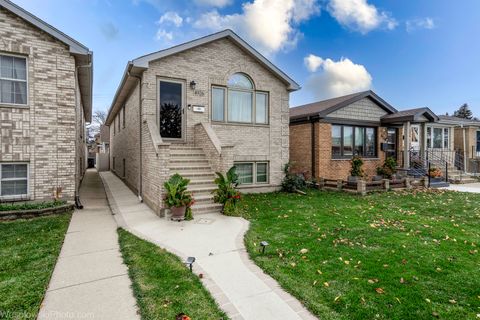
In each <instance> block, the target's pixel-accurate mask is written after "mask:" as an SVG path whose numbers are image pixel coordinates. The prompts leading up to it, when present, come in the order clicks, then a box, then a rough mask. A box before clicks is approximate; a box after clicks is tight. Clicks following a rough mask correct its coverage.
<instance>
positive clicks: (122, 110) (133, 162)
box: [106, 30, 299, 213]
mask: <svg viewBox="0 0 480 320" xmlns="http://www.w3.org/2000/svg"><path fill="white" fill-rule="evenodd" d="M298 89H299V86H298V84H296V83H295V82H294V81H293V80H292V79H290V78H289V77H288V76H287V75H286V74H284V73H283V72H282V71H281V70H279V69H278V68H277V67H275V66H274V65H273V64H272V63H271V62H269V61H268V60H267V59H266V58H265V57H263V56H262V55H260V54H259V53H258V52H257V51H255V49H253V48H252V47H251V46H250V45H249V44H247V43H246V42H245V41H244V40H242V39H241V38H240V37H238V36H237V35H236V34H235V33H233V32H232V31H230V30H225V31H222V32H219V33H216V34H212V35H209V36H206V37H203V38H200V39H197V40H194V41H191V42H188V43H184V44H181V45H179V46H175V47H172V48H170V49H166V50H162V51H159V52H155V53H152V54H149V55H146V56H142V57H139V58H137V59H134V60H133V61H130V62H129V63H128V64H127V67H126V70H125V74H124V76H123V78H122V81H121V84H120V86H119V88H118V90H117V93H116V95H115V97H114V100H113V103H112V106H111V108H110V111H109V113H108V117H107V121H106V124H107V125H109V126H110V155H111V165H110V168H111V170H112V171H113V172H115V173H116V174H117V176H119V177H121V178H123V179H124V181H125V183H126V184H127V185H128V186H129V187H130V188H131V189H132V190H134V191H135V192H137V193H138V195H139V197H141V198H142V199H143V200H144V201H145V202H146V203H147V204H148V205H149V206H151V207H152V208H153V209H154V210H156V211H157V212H159V213H160V210H161V209H162V208H163V206H164V204H163V196H164V190H163V183H164V182H165V180H166V179H168V178H169V177H170V176H171V175H172V174H173V173H175V172H179V173H181V174H182V175H183V176H185V177H187V178H189V179H191V180H192V183H191V185H190V187H189V188H190V189H191V190H192V191H193V192H194V195H195V200H196V203H195V206H194V207H193V211H194V212H211V211H212V210H213V211H214V210H218V208H219V207H218V205H215V204H213V203H212V195H211V191H212V190H213V189H214V188H215V185H214V184H213V180H214V177H215V176H214V172H215V171H221V172H225V171H226V170H228V169H229V168H230V167H231V166H233V165H235V166H236V167H237V173H238V174H239V176H240V182H241V184H240V188H241V190H243V191H249V192H255V191H269V190H275V189H278V188H279V186H280V184H281V181H282V178H283V167H284V165H285V164H286V163H287V162H288V155H289V149H288V147H289V137H288V135H289V130H288V122H289V94H290V92H291V91H294V90H298Z"/></svg>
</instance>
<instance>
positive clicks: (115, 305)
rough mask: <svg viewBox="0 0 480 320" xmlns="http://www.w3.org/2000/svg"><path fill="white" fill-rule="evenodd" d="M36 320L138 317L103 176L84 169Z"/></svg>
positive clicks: (116, 319) (117, 319) (118, 319)
mask: <svg viewBox="0 0 480 320" xmlns="http://www.w3.org/2000/svg"><path fill="white" fill-rule="evenodd" d="M80 197H81V199H82V203H83V205H84V209H83V210H75V212H74V213H73V216H72V221H71V222H70V225H69V227H68V231H67V234H66V236H65V241H64V243H63V246H62V250H61V252H60V256H59V258H58V261H57V264H56V266H55V269H54V271H53V274H52V279H51V280H50V284H49V287H48V290H47V293H46V295H45V299H44V301H43V303H42V306H41V308H40V313H39V316H38V319H115V320H121V319H125V320H127V319H133V320H135V319H140V318H139V316H138V314H137V307H136V301H135V298H134V297H133V293H132V290H131V287H130V285H131V282H130V278H129V277H128V274H127V267H126V266H125V265H124V264H123V260H122V257H121V254H120V250H119V244H118V237H117V223H116V222H115V219H114V218H113V216H112V213H111V211H110V208H109V206H108V202H107V199H106V196H105V191H104V188H103V185H102V181H101V179H100V177H99V175H98V173H97V171H96V170H88V171H87V173H86V176H85V178H84V180H83V183H82V187H81V190H80Z"/></svg>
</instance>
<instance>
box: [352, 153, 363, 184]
mask: <svg viewBox="0 0 480 320" xmlns="http://www.w3.org/2000/svg"><path fill="white" fill-rule="evenodd" d="M350 165H351V169H350V176H349V177H348V183H351V184H355V183H357V182H358V180H361V179H362V178H363V177H364V176H365V172H364V171H363V159H362V158H361V157H360V156H354V157H353V158H352V160H350Z"/></svg>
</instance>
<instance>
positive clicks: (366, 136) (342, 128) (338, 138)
mask: <svg viewBox="0 0 480 320" xmlns="http://www.w3.org/2000/svg"><path fill="white" fill-rule="evenodd" d="M354 155H359V156H361V157H366V158H374V157H376V156H377V135H376V128H371V127H360V126H349V125H332V157H333V158H336V159H341V158H351V157H353V156H354Z"/></svg>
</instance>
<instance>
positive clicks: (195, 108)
mask: <svg viewBox="0 0 480 320" xmlns="http://www.w3.org/2000/svg"><path fill="white" fill-rule="evenodd" d="M192 107H193V112H201V113H203V112H205V106H192Z"/></svg>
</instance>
